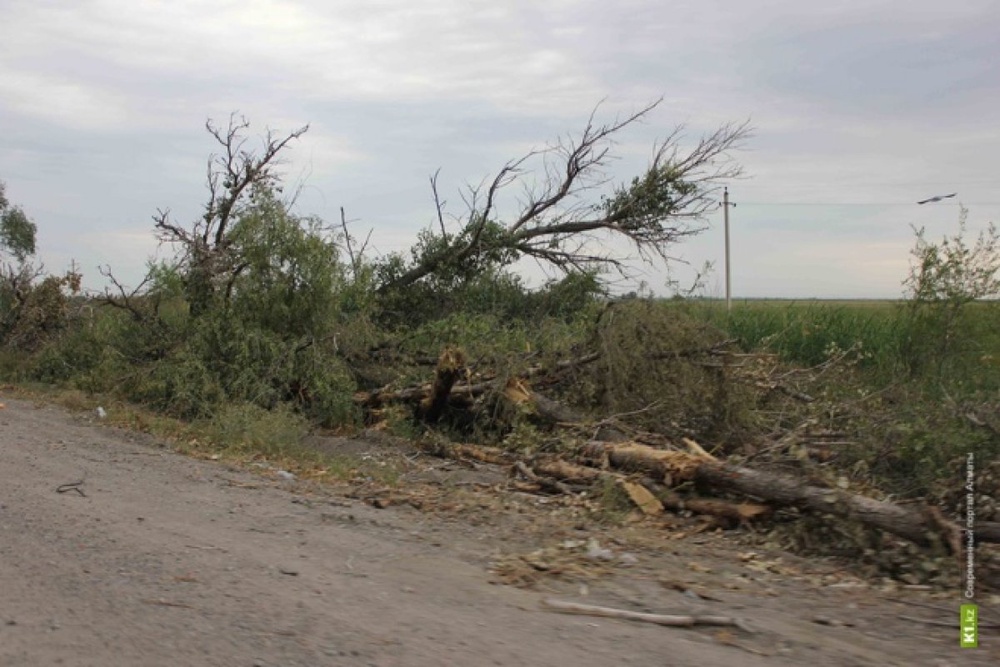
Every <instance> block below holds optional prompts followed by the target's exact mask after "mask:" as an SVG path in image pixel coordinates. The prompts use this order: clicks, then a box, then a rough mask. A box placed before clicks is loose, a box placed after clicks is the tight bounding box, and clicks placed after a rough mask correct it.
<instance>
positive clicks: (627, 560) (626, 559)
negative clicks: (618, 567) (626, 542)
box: [618, 553, 639, 567]
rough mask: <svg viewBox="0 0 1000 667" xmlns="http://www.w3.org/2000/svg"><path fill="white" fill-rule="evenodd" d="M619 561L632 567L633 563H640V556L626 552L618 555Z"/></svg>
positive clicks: (625, 565)
mask: <svg viewBox="0 0 1000 667" xmlns="http://www.w3.org/2000/svg"><path fill="white" fill-rule="evenodd" d="M618 562H620V563H621V564H622V565H623V566H624V567H631V566H632V565H638V563H639V557H638V556H636V555H635V554H629V553H625V554H622V555H621V556H619V557H618Z"/></svg>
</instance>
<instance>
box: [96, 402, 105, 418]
mask: <svg viewBox="0 0 1000 667" xmlns="http://www.w3.org/2000/svg"><path fill="white" fill-rule="evenodd" d="M94 412H96V413H97V418H98V419H104V418H105V417H107V416H108V413H107V411H106V410H105V409H104V408H102V407H101V406H99V405H98V406H97V409H96V410H94Z"/></svg>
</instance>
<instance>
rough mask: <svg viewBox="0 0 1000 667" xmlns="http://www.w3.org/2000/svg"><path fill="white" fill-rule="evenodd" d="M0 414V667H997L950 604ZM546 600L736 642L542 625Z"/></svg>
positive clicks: (920, 594) (542, 518) (618, 624)
mask: <svg viewBox="0 0 1000 667" xmlns="http://www.w3.org/2000/svg"><path fill="white" fill-rule="evenodd" d="M4 403H5V404H6V407H5V408H4V409H3V410H0V665H3V666H32V667H33V666H47V665H71V666H77V665H80V666H85V665H94V666H101V667H115V666H124V665H144V666H155V665H171V666H176V665H227V666H228V665H240V666H246V667H253V666H260V667H272V666H273V667H278V666H281V667H291V666H296V665H302V666H306V665H310V666H313V665H378V666H384V665H385V666H387V665H406V666H413V667H421V666H424V665H426V666H431V665H433V666H440V665H472V666H478V665H549V666H551V665H574V666H586V665H609V664H615V665H663V664H669V665H677V666H684V665H698V666H699V667H723V666H729V665H748V666H756V665H787V666H789V667H791V666H795V667H801V666H802V665H810V667H825V666H829V667H848V666H859V667H860V666H869V665H871V666H874V665H878V666H879V667H885V666H888V665H899V666H907V667H909V666H911V665H927V666H933V667H946V666H952V665H954V666H960V665H996V664H1000V634H998V631H996V630H989V629H983V630H982V631H981V637H980V646H981V648H979V649H977V650H965V651H960V650H959V648H958V630H957V627H944V626H943V625H935V624H947V623H954V621H955V620H957V616H958V614H957V612H958V605H959V604H960V603H961V601H962V600H961V597H960V591H955V592H953V593H951V594H948V593H944V594H935V593H933V592H926V591H912V590H902V589H901V590H895V591H886V590H881V589H879V588H876V587H873V586H871V585H869V584H866V583H865V582H862V581H860V580H858V579H856V578H853V577H851V576H850V575H848V574H845V573H844V571H843V569H842V568H839V567H837V566H836V565H834V564H832V563H827V562H811V561H803V560H801V559H797V558H794V557H792V556H789V555H787V554H780V553H753V554H751V553H748V549H747V547H745V546H740V545H739V544H738V543H736V542H735V541H734V540H733V539H731V538H729V537H726V536H723V535H692V534H688V535H687V536H686V537H682V538H677V537H676V535H678V534H681V535H683V534H684V530H683V529H682V527H679V528H678V530H677V531H676V532H675V533H672V531H671V530H670V529H669V528H664V527H662V526H657V527H649V526H641V525H640V526H633V527H624V528H618V529H611V528H602V527H600V526H595V525H593V522H589V523H588V522H583V521H581V520H579V518H578V517H574V515H573V510H572V508H570V507H566V508H561V507H560V506H559V504H558V501H555V500H551V499H538V498H532V497H527V496H525V495H518V494H508V495H506V496H503V497H498V496H497V494H496V493H477V492H476V491H475V490H474V489H475V488H476V484H477V480H468V479H463V478H462V474H463V471H461V470H452V471H449V470H448V469H446V468H445V467H444V466H441V465H428V466H427V467H426V469H425V470H423V471H422V472H420V473H419V475H416V474H415V476H422V479H420V480H419V481H417V480H413V483H414V484H418V483H419V484H424V485H427V486H426V488H428V489H437V491H435V494H436V495H434V498H435V501H434V503H427V504H425V505H424V504H421V503H419V502H412V503H411V504H412V505H418V506H421V507H422V509H416V508H414V507H412V506H411V505H410V504H398V505H391V506H389V507H387V508H386V509H377V508H376V507H374V506H372V505H371V504H369V503H366V502H364V501H363V500H362V499H359V498H355V499H351V498H346V497H344V495H343V493H342V492H343V491H346V490H347V489H340V490H338V489H331V488H330V487H327V486H320V485H318V484H313V483H306V482H301V481H288V480H281V479H280V478H278V477H277V476H276V475H275V471H273V470H267V469H263V468H262V469H259V470H256V471H254V470H241V469H236V468H233V467H231V466H228V465H225V464H222V463H218V462H211V461H200V460H195V459H192V458H187V457H184V456H181V455H178V454H175V453H173V452H172V451H170V449H169V448H168V447H166V446H164V445H162V444H159V443H156V442H155V441H151V440H150V439H149V438H146V437H144V436H140V435H135V434H130V433H124V432H120V431H117V430H114V429H109V428H104V427H101V426H99V425H95V424H93V423H92V420H91V419H90V418H89V417H86V416H80V415H71V414H69V413H67V412H65V411H63V410H61V409H57V408H53V407H47V406H41V405H36V404H34V403H32V402H29V401H22V400H4ZM326 446H336V443H335V442H334V443H333V444H331V443H327V445H326ZM345 446H346V445H345ZM350 446H351V447H353V449H354V450H355V451H353V452H352V453H354V454H358V453H359V452H361V453H363V452H364V450H365V447H366V445H364V444H363V443H358V442H356V441H354V442H353V444H351V445H350ZM488 472H489V471H487V473H480V474H488ZM80 480H82V483H81V484H79V485H77V486H65V487H64V486H62V485H67V484H72V483H75V482H78V481H80ZM442 489H445V491H442ZM449 489H450V490H449ZM60 491H61V492H60ZM354 495H358V494H357V493H355V494H354ZM362 495H363V494H362ZM418 497H420V494H419V493H415V494H411V495H410V498H411V500H412V499H413V498H418ZM431 505H433V507H431ZM598 546H599V547H600V549H602V550H606V551H603V552H602V554H603V556H602V557H599V558H597V559H594V558H588V557H587V556H586V553H585V552H586V551H587V550H588V549H591V548H595V547H598ZM603 557H606V558H608V559H609V560H603V559H602V558H603ZM559 572H561V573H562V574H561V575H560V576H555V575H556V573H559ZM502 581H506V582H510V581H519V582H521V583H528V584H531V586H530V587H529V588H519V587H515V586H511V585H505V584H503V583H498V582H502ZM546 597H556V598H558V599H560V600H567V601H575V602H584V603H588V604H599V605H605V606H612V607H616V608H620V609H628V610H633V611H646V612H654V613H661V614H712V615H725V616H734V617H738V618H740V619H742V620H744V621H745V622H746V623H747V624H748V625H749V626H750V627H751V628H753V630H754V632H753V633H752V634H750V633H745V632H743V631H742V630H739V629H735V628H704V629H702V628H693V629H689V628H666V627H660V626H656V625H649V624H643V623H637V622H633V621H624V620H615V619H607V618H596V617H589V616H568V615H562V614H558V613H553V612H551V611H547V610H545V609H544V608H543V607H542V606H541V601H542V599H543V598H546ZM890 598H895V599H890ZM987 598H989V596H987ZM898 600H902V602H900V601H898ZM979 602H980V604H981V610H980V612H981V617H982V622H983V623H984V624H986V623H997V622H998V621H1000V614H998V613H997V604H996V600H995V598H992V599H983V600H980V601H979ZM901 616H907V617H911V618H912V619H927V620H928V621H930V623H924V622H920V621H918V620H905V619H903V618H901Z"/></svg>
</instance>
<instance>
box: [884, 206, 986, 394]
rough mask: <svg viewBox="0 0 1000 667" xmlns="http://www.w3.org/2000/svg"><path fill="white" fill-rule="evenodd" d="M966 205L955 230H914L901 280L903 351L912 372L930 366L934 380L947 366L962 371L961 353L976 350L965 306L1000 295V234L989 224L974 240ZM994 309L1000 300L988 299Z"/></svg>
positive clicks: (940, 375) (965, 354)
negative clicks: (936, 233)
mask: <svg viewBox="0 0 1000 667" xmlns="http://www.w3.org/2000/svg"><path fill="white" fill-rule="evenodd" d="M967 219H968V211H967V210H966V209H964V208H963V209H962V212H961V214H960V217H959V223H958V231H957V232H956V233H955V234H954V235H952V236H945V237H944V238H943V239H942V240H941V241H940V242H939V243H932V242H930V241H928V240H927V238H926V236H925V234H924V230H923V229H919V230H915V232H916V236H917V239H916V243H915V245H914V247H913V249H912V250H911V255H912V257H913V260H914V261H913V262H912V263H911V266H910V275H909V276H908V277H907V279H906V280H905V281H904V283H903V284H904V286H905V287H906V290H907V295H908V297H909V303H908V308H907V324H908V326H907V330H908V337H907V339H906V341H905V345H904V348H903V353H904V355H905V361H906V364H907V366H908V368H909V370H910V372H911V374H912V375H914V376H916V375H919V374H921V373H924V372H927V371H930V372H932V373H934V375H935V377H936V379H937V380H939V381H941V380H944V379H945V375H946V373H948V372H949V371H953V374H955V373H954V371H957V374H959V375H960V374H961V373H963V372H964V370H965V366H967V364H963V363H962V362H961V358H962V357H963V356H967V355H968V353H970V352H971V354H972V356H973V357H974V356H976V355H977V353H979V352H980V351H979V350H977V349H976V345H975V340H976V339H975V338H974V337H972V336H968V335H966V334H967V332H968V331H969V330H970V321H969V318H968V317H967V311H968V307H969V306H970V304H973V302H975V301H978V300H982V299H993V298H996V297H998V296H1000V236H998V233H997V228H996V226H995V225H993V224H990V225H989V226H988V227H987V229H985V230H984V231H982V232H980V234H979V236H978V237H977V239H976V242H975V244H974V245H971V246H970V245H969V244H968V242H967V241H966V239H965V233H966V222H967ZM989 306H991V307H992V309H994V310H995V309H996V308H997V307H998V306H1000V304H997V303H996V302H994V303H992V304H989Z"/></svg>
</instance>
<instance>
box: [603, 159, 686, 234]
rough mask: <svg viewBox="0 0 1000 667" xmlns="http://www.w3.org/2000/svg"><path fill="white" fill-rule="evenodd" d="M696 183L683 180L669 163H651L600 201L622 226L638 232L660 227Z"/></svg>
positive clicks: (675, 168) (657, 230) (608, 213)
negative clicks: (644, 170) (643, 172)
mask: <svg viewBox="0 0 1000 667" xmlns="http://www.w3.org/2000/svg"><path fill="white" fill-rule="evenodd" d="M699 187H700V186H699V184H698V183H693V182H689V181H685V180H684V173H683V171H682V170H681V169H679V168H678V167H677V165H675V164H674V163H672V162H667V163H664V164H659V165H655V166H653V167H652V168H650V169H649V170H648V171H647V172H646V173H645V174H643V175H642V176H636V177H635V178H633V179H632V182H631V184H629V185H628V186H622V187H619V188H616V190H615V192H614V194H613V195H612V196H611V197H608V198H605V199H604V201H603V202H602V207H603V209H604V214H605V216H607V218H608V219H609V220H611V221H613V222H614V223H615V224H617V225H620V226H621V228H622V229H625V230H627V231H630V232H633V233H635V232H640V231H642V230H645V229H651V230H654V231H656V232H660V231H662V230H663V225H664V223H665V222H666V221H668V220H670V216H672V215H674V214H675V213H677V209H678V208H680V207H681V202H682V201H683V200H684V199H685V198H686V197H691V196H692V195H694V194H695V193H697V192H698V189H699Z"/></svg>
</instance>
